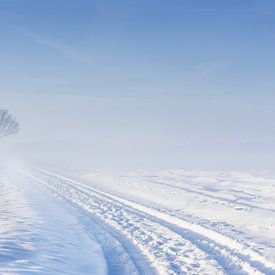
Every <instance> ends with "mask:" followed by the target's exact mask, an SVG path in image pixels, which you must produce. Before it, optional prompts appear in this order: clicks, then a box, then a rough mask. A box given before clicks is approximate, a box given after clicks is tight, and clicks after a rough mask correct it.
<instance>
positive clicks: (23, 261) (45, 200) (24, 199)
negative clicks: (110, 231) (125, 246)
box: [0, 170, 106, 274]
mask: <svg viewBox="0 0 275 275" xmlns="http://www.w3.org/2000/svg"><path fill="white" fill-rule="evenodd" d="M0 174H1V176H0V274H32V273H36V274H105V273H106V263H105V259H104V256H103V253H102V250H101V247H100V246H99V245H98V243H97V242H96V241H95V240H94V239H93V236H92V235H91V234H88V232H86V229H85V227H84V226H83V225H82V224H81V223H80V222H79V220H78V219H77V218H76V215H75V214H76V213H74V211H73V209H70V208H69V209H68V207H67V206H66V205H64V202H62V201H57V200H56V199H54V198H53V197H52V195H51V194H50V193H47V191H46V190H45V188H44V189H43V188H41V186H39V185H37V184H35V183H33V182H31V181H30V180H28V179H26V178H24V177H22V175H21V174H19V175H16V171H15V170H12V171H9V172H7V171H5V172H1V173H0Z"/></svg>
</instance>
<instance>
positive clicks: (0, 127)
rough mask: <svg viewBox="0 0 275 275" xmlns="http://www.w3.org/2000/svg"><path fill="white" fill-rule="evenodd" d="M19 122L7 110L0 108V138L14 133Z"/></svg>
mask: <svg viewBox="0 0 275 275" xmlns="http://www.w3.org/2000/svg"><path fill="white" fill-rule="evenodd" d="M18 130H19V124H18V122H17V121H16V119H15V117H13V116H12V115H11V114H10V113H9V111H8V110H5V109H0V138H2V137H5V136H8V135H12V134H16V133H17V132H18Z"/></svg>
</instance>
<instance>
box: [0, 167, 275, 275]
mask: <svg viewBox="0 0 275 275" xmlns="http://www.w3.org/2000/svg"><path fill="white" fill-rule="evenodd" d="M10 175H13V176H12V177H11V176H10ZM0 193H1V196H3V198H4V199H3V200H2V202H1V209H0V211H1V213H4V214H3V215H1V220H0V225H1V226H0V230H1V239H0V261H1V269H0V271H3V272H9V271H12V272H18V273H19V274H21V273H24V272H25V273H26V274H27V273H31V272H38V273H41V274H44V273H49V274H52V273H53V272H54V274H106V273H108V274H275V175H273V174H271V173H267V172H262V173H244V172H230V173H229V172H228V173H225V172H203V171H183V170H167V171H153V172H152V171H151V172H131V173H130V172H123V173H122V172H113V171H98V170H91V171H84V172H80V173H78V174H70V173H69V172H67V173H64V172H62V173H60V172H59V173H57V172H52V171H48V170H44V169H41V168H37V167H31V168H30V167H29V168H22V167H21V168H20V167H14V168H13V170H12V172H9V173H8V174H7V173H5V172H2V177H1V180H0ZM14 206H15V207H14ZM3 217H4V218H3ZM26 244H27V245H26ZM19 247H20V249H18V248H19ZM22 249H25V250H26V251H27V252H28V253H25V252H24V253H21V252H20V251H21V250H22Z"/></svg>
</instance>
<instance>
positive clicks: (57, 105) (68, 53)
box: [0, 0, 275, 169]
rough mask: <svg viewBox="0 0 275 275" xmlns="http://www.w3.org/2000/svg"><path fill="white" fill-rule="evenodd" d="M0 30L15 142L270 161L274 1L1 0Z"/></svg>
mask: <svg viewBox="0 0 275 275" xmlns="http://www.w3.org/2000/svg"><path fill="white" fill-rule="evenodd" d="M0 40H1V43H0V61H1V62H0V102H1V107H6V108H9V109H10V110H11V111H12V112H13V113H15V114H16V115H17V117H18V119H19V120H20V121H21V125H22V127H21V132H20V134H19V135H18V136H17V137H16V138H15V139H13V142H17V143H18V144H19V145H16V146H18V147H20V146H21V148H22V147H24V149H25V151H27V149H26V148H27V147H28V146H29V147H28V148H31V147H32V148H33V147H36V149H35V150H34V151H35V154H37V153H38V152H39V150H38V148H39V149H41V150H42V149H43V148H44V149H45V148H47V149H46V150H47V154H49V158H50V157H51V154H50V153H49V151H51V149H49V148H61V147H60V143H62V144H63V147H62V148H63V149H60V150H59V151H60V152H59V156H60V155H62V153H64V151H68V148H72V147H73V146H72V144H74V146H75V148H74V149H72V151H73V152H74V154H76V152H77V154H78V156H77V157H76V158H77V162H80V160H81V159H82V160H86V162H88V163H90V165H91V166H93V165H94V166H98V167H103V168H104V167H105V166H106V167H112V166H116V165H115V164H117V163H121V166H126V165H128V164H129V166H132V167H147V166H148V167H149V166H154V167H169V168H172V167H176V168H192V169H193V168H198V169H199V168H212V169H214V168H229V169H231V168H234V169H237V168H240V169H242V168H247V169H249V168H251V169H255V168H259V169H264V168H268V169H271V168H272V164H271V163H272V162H273V163H274V161H275V157H273V156H272V153H271V152H272V151H273V150H274V149H275V122H274V117H275V108H274V103H275V77H274V74H275V54H274V49H275V1H272V0H242V1H239V0H215V1H214V0H209V1H205V0H189V1H186V0H173V1H164V0H163V1H162V0H146V1H145V0H141V1H137V0H128V1H121V0H118V1H104V0H98V1H92V0H78V1H75V0H58V1H57V0H47V1H42V0H41V1H39V0H0ZM22 144H24V146H22ZM26 144H28V145H26ZM34 144H36V145H34ZM37 144H39V146H38V145H37ZM45 144H47V145H45ZM66 144H67V146H66ZM80 144H81V146H80ZM48 147H49V148H48ZM21 151H22V150H21ZM23 151H24V150H23ZM53 151H55V152H56V151H58V150H55V149H53ZM40 155H43V154H42V153H41V154H40ZM67 155H68V152H67V153H66V157H68V156H67ZM91 156H93V157H91Z"/></svg>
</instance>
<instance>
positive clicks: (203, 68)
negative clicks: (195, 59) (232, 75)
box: [193, 61, 228, 78]
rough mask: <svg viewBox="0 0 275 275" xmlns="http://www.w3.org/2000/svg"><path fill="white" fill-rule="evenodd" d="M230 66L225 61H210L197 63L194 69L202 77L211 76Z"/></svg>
mask: <svg viewBox="0 0 275 275" xmlns="http://www.w3.org/2000/svg"><path fill="white" fill-rule="evenodd" d="M227 66H228V62H225V61H209V62H203V63H199V64H197V65H195V66H194V67H193V70H194V71H195V72H196V73H198V74H200V75H201V76H202V77H205V78H210V77H212V76H215V75H216V74H217V73H218V72H220V71H221V70H222V69H224V68H226V67H227Z"/></svg>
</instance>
